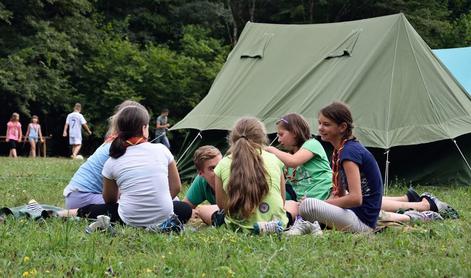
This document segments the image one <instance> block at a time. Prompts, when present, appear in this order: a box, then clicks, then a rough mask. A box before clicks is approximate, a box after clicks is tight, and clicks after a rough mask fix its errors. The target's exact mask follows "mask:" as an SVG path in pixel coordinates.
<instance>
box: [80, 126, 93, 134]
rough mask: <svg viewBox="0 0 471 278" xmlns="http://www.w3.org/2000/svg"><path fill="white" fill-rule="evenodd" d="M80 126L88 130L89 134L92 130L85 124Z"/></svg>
mask: <svg viewBox="0 0 471 278" xmlns="http://www.w3.org/2000/svg"><path fill="white" fill-rule="evenodd" d="M82 126H83V128H85V130H86V131H87V132H88V134H89V135H92V131H91V130H90V129H89V128H88V125H87V124H83V125H82Z"/></svg>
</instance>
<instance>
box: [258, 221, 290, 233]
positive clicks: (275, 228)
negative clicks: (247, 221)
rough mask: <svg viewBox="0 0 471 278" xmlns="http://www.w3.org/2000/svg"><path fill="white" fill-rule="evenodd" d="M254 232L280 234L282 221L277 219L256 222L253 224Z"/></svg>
mask: <svg viewBox="0 0 471 278" xmlns="http://www.w3.org/2000/svg"><path fill="white" fill-rule="evenodd" d="M253 229H254V233H255V234H258V235H263V234H281V233H282V232H283V223H281V221H279V220H273V221H268V222H257V223H255V224H254V225H253Z"/></svg>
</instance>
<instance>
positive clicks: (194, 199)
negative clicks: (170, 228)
mask: <svg viewBox="0 0 471 278" xmlns="http://www.w3.org/2000/svg"><path fill="white" fill-rule="evenodd" d="M214 194H215V193H214V191H213V189H212V188H211V186H210V185H209V183H208V182H207V181H206V179H205V178H203V177H202V176H200V175H198V176H196V178H195V179H194V180H193V182H192V183H191V185H190V188H188V191H187V192H186V196H185V197H186V198H187V199H188V201H190V202H191V203H192V204H193V205H194V206H197V205H199V204H201V203H202V202H204V201H208V202H209V203H210V204H211V205H215V204H216V196H215V195H214Z"/></svg>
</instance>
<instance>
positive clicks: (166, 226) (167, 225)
mask: <svg viewBox="0 0 471 278" xmlns="http://www.w3.org/2000/svg"><path fill="white" fill-rule="evenodd" d="M184 229H185V228H184V226H183V224H182V222H181V221H180V219H178V216H177V215H175V214H172V215H171V216H170V217H169V218H167V220H165V221H164V222H162V223H160V224H155V225H151V226H148V227H147V228H146V230H147V231H150V232H154V233H164V234H169V233H172V232H175V233H177V234H179V233H181V232H182V231H183V230H184Z"/></svg>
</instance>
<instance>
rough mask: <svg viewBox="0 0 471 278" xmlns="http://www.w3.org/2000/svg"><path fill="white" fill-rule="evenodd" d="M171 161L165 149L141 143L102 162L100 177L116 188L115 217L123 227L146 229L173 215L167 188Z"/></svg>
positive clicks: (171, 156)
mask: <svg viewBox="0 0 471 278" xmlns="http://www.w3.org/2000/svg"><path fill="white" fill-rule="evenodd" d="M172 161H173V155H172V154H171V153H170V151H169V150H168V149H167V148H166V147H165V146H164V145H162V144H151V143H142V144H139V145H136V146H130V147H128V148H127V150H126V153H125V154H124V155H123V156H121V157H119V158H117V159H115V158H111V157H110V158H109V159H108V160H107V161H106V162H105V165H104V167H103V171H102V174H103V176H104V177H105V178H107V179H110V180H115V181H116V184H117V185H118V188H119V192H120V193H121V197H120V199H119V206H118V214H119V217H121V219H122V220H123V222H124V223H126V224H127V225H130V226H136V227H147V226H149V225H153V224H160V223H162V222H163V221H165V220H166V219H167V218H168V217H170V216H171V215H172V214H173V202H172V197H171V196H170V188H169V184H168V165H169V164H170V163H171V162H172Z"/></svg>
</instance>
